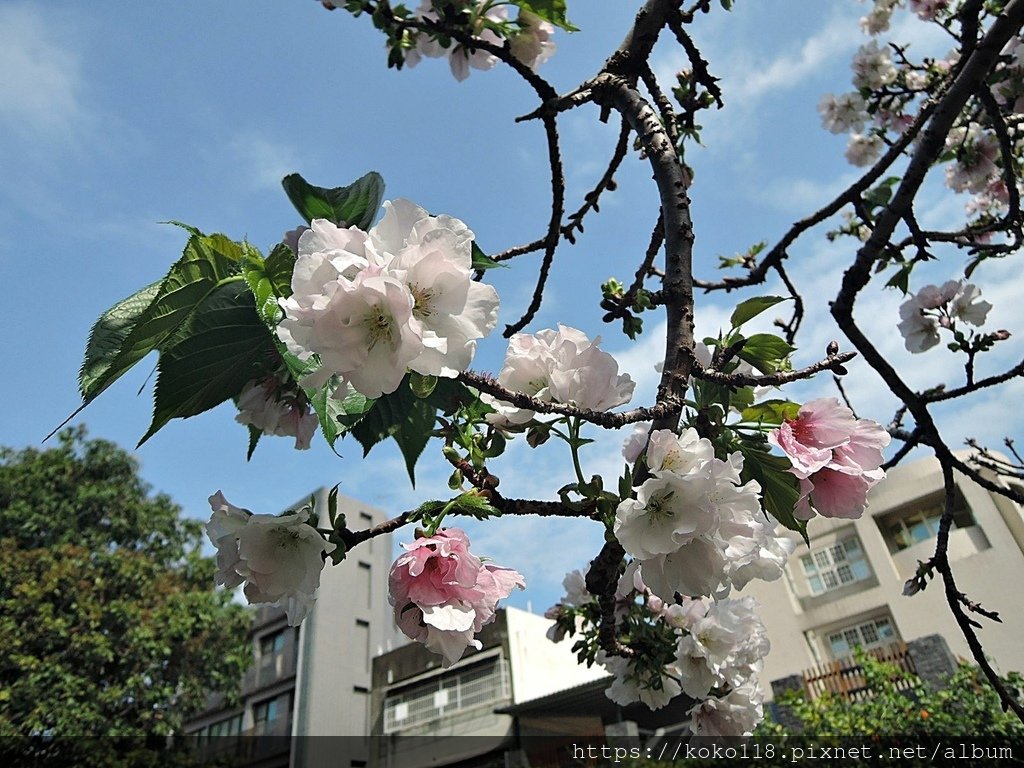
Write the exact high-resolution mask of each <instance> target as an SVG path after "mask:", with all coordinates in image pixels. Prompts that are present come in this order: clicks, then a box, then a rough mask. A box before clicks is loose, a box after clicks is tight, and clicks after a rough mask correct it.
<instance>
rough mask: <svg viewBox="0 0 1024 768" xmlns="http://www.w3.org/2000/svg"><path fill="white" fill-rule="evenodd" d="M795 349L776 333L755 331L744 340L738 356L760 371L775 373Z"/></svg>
mask: <svg viewBox="0 0 1024 768" xmlns="http://www.w3.org/2000/svg"><path fill="white" fill-rule="evenodd" d="M795 349H796V348H795V347H792V346H790V345H789V344H787V343H786V341H785V340H784V339H781V338H779V337H778V336H776V335H775V334H772V333H755V334H754V335H753V336H750V337H748V338H747V340H746V342H744V344H743V349H741V350H740V351H739V353H738V357H739V358H740V359H741V360H746V361H747V362H748V363H750V364H751V365H752V366H754V367H755V368H757V369H758V370H759V371H763V372H764V373H775V371H777V370H778V369H779V364H780V363H781V362H782V361H783V360H784V359H786V358H787V357H789V355H791V354H793V351H794V350H795Z"/></svg>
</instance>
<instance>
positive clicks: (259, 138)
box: [228, 130, 298, 189]
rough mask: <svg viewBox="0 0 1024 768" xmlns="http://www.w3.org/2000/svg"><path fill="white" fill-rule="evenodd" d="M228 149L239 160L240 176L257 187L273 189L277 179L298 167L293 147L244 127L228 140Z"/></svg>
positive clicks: (277, 182)
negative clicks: (240, 165)
mask: <svg viewBox="0 0 1024 768" xmlns="http://www.w3.org/2000/svg"><path fill="white" fill-rule="evenodd" d="M228 149H229V150H230V151H231V153H232V154H233V155H234V156H235V157H236V158H237V160H238V161H239V162H241V163H242V165H243V169H242V173H243V175H244V178H247V179H248V180H249V183H250V184H252V185H253V186H254V187H256V188H257V189H277V188H278V187H279V186H280V184H281V179H283V178H284V177H285V176H287V175H288V174H289V173H292V172H294V171H295V169H296V168H297V167H298V161H297V159H296V157H297V154H296V152H295V150H294V149H293V148H292V147H291V146H289V145H288V144H285V143H282V142H276V141H273V140H272V139H270V138H268V137H267V136H264V135H262V134H260V133H259V132H257V131H255V130H244V131H242V132H240V133H238V134H236V135H235V136H234V137H232V139H231V140H230V141H229V142H228Z"/></svg>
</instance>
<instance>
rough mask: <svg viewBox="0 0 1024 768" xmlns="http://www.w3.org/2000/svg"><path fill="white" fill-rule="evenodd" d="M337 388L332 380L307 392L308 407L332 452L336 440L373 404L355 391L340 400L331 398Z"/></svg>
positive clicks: (335, 381)
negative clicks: (310, 406)
mask: <svg viewBox="0 0 1024 768" xmlns="http://www.w3.org/2000/svg"><path fill="white" fill-rule="evenodd" d="M337 387H338V381H337V379H332V380H330V381H328V382H327V383H326V384H325V385H324V386H322V387H321V388H320V389H319V390H317V391H315V392H307V394H308V395H309V402H310V405H312V406H313V410H314V411H315V412H316V415H317V418H318V419H319V420H320V431H321V432H322V433H323V436H324V439H325V440H327V444H328V445H329V446H331V450H334V444H335V443H336V442H337V440H338V438H339V437H341V436H342V435H344V434H345V433H346V432H348V431H349V429H351V428H352V427H353V426H354V425H355V424H357V423H358V422H359V420H360V419H362V418H363V416H364V415H365V414H366V412H367V411H369V410H370V408H371V407H372V406H373V403H374V401H373V400H370V399H369V398H367V397H366V396H364V395H361V394H360V393H359V392H356V391H355V390H352V391H351V392H349V393H348V394H347V395H346V396H345V397H344V398H341V399H338V398H335V397H331V395H332V394H334V391H335V390H336V389H337Z"/></svg>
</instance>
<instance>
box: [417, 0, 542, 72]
mask: <svg viewBox="0 0 1024 768" xmlns="http://www.w3.org/2000/svg"><path fill="white" fill-rule="evenodd" d="M452 5H453V7H454V8H455V10H464V11H468V12H469V18H470V29H471V34H472V35H473V37H474V38H476V39H477V40H481V41H483V42H485V43H491V44H492V45H496V46H498V47H501V45H502V44H503V43H502V37H501V35H499V34H498V33H497V32H496V31H495V29H493V28H492V26H491V25H494V26H499V27H500V26H504V25H506V24H507V23H508V21H509V18H508V7H507V6H505V5H496V4H495V3H494V2H493V0H478V2H470V0H453V2H452ZM415 18H417V19H420V20H426V21H431V22H436V21H438V20H439V16H438V12H437V10H436V9H435V8H434V4H433V3H432V2H431V0H423V2H422V3H421V5H420V7H419V9H418V10H417V11H416V13H415ZM516 23H517V24H518V25H519V28H518V30H516V31H514V32H512V33H511V35H510V36H509V38H508V42H509V50H510V51H511V52H512V55H513V56H514V57H515V58H517V59H518V60H519V61H521V62H522V63H523V64H525V65H526V66H527V67H529V68H530V69H532V70H536V69H537V67H539V66H540V65H541V64H543V63H544V62H545V61H547V60H548V59H549V58H551V56H552V55H553V54H554V53H555V44H554V42H553V41H552V39H551V38H552V37H553V36H554V32H555V27H554V25H552V24H551V23H550V22H547V21H544V20H543V19H541V18H539V17H538V16H536V15H534V14H532V13H530V12H529V11H523V10H520V11H519V16H518V17H517V19H516ZM424 56H428V57H430V58H441V57H443V56H447V57H448V64H449V66H450V67H451V70H452V74H453V75H454V76H455V79H456V80H458V81H460V82H461V81H463V80H465V79H466V78H467V77H469V70H470V67H472V68H473V69H481V70H487V69H491V68H493V67H494V65H495V64H497V63H498V57H497V56H495V55H494V54H492V53H489V52H487V51H485V50H484V49H482V48H472V47H467V46H465V45H462V44H459V43H455V44H453V43H451V42H449V45H448V47H445V46H443V45H442V43H441V41H440V40H439V39H438V38H437V37H432V36H431V35H430V34H428V33H425V32H421V33H420V34H419V35H418V36H417V37H416V47H415V48H412V49H410V50H409V51H407V52H406V54H405V63H406V64H408V65H409V66H410V67H414V66H416V64H418V63H419V62H420V60H421V59H422V57H424Z"/></svg>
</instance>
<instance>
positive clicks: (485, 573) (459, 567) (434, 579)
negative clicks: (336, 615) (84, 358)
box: [388, 528, 526, 667]
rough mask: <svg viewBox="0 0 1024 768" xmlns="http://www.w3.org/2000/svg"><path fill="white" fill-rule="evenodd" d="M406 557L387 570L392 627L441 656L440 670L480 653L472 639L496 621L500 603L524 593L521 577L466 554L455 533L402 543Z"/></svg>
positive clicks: (449, 531)
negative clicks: (471, 652) (470, 653)
mask: <svg viewBox="0 0 1024 768" xmlns="http://www.w3.org/2000/svg"><path fill="white" fill-rule="evenodd" d="M402 546H403V547H404V548H405V549H406V553H405V554H403V555H401V556H399V558H398V559H397V560H395V563H394V565H392V566H391V574H390V577H389V582H388V586H389V595H388V600H389V601H390V603H391V605H393V606H394V609H395V623H396V624H397V625H398V627H399V629H401V630H402V632H404V633H405V634H406V635H407V636H408V637H410V638H412V639H413V640H416V641H418V642H421V643H423V644H424V645H426V647H427V648H429V649H430V650H431V651H433V652H434V653H438V654H441V655H442V656H443V657H444V662H443V663H444V666H446V667H447V666H450V665H452V664H454V663H455V662H456V661H458V660H459V659H460V658H462V654H463V652H465V650H466V648H468V647H473V648H477V649H479V648H480V647H481V646H480V641H479V640H476V639H474V636H475V635H476V633H477V632H479V631H480V630H481V629H482V628H483V627H484V626H486V625H487V624H490V623H491V622H492V621H493V620H494V616H495V611H496V610H497V606H498V601H499V600H503V599H504V598H506V597H508V596H509V595H510V594H511V593H512V590H513V589H514V588H516V587H519V588H520V589H525V588H526V582H525V581H524V580H523V577H522V575H521V574H520V573H517V572H516V571H513V570H512V569H510V568H502V567H500V566H497V565H492V564H491V563H483V562H481V561H480V558H478V557H476V556H475V555H474V554H472V553H471V552H470V551H469V539H468V538H467V536H466V534H465V533H463V532H462V531H460V530H459V529H458V528H447V529H442V530H439V531H438V532H437V533H435V534H434V535H433V536H428V537H421V538H418V539H416V540H415V541H414V542H413V543H412V544H403V545H402Z"/></svg>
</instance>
